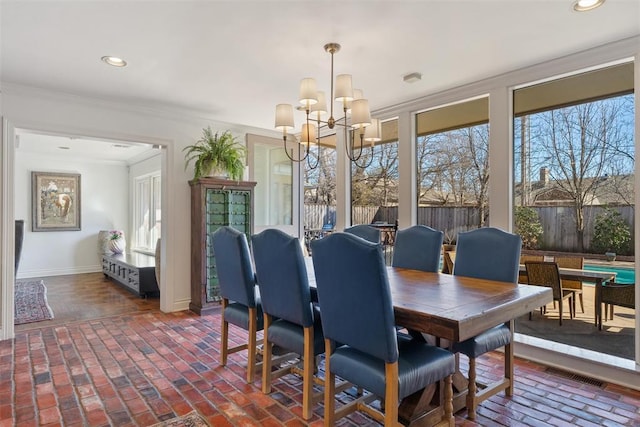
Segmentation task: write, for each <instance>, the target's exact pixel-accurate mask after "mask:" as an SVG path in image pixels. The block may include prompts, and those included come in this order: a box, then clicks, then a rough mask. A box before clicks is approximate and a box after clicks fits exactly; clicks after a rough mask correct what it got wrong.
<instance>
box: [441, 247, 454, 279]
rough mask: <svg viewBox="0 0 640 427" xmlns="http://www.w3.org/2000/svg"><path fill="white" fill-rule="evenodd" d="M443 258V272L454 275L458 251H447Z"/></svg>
mask: <svg viewBox="0 0 640 427" xmlns="http://www.w3.org/2000/svg"><path fill="white" fill-rule="evenodd" d="M442 257H443V265H442V272H443V273H445V274H453V266H454V265H455V263H456V251H445V253H444V254H443V256H442Z"/></svg>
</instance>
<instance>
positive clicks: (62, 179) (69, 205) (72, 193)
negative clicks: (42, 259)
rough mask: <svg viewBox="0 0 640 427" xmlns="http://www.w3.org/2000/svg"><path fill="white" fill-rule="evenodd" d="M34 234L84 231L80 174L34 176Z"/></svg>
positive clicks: (35, 174) (36, 173)
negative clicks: (81, 224) (82, 227)
mask: <svg viewBox="0 0 640 427" xmlns="http://www.w3.org/2000/svg"><path fill="white" fill-rule="evenodd" d="M31 183H32V190H31V212H32V216H33V217H32V221H31V229H32V231H77V230H80V174H77V173H56V172H31Z"/></svg>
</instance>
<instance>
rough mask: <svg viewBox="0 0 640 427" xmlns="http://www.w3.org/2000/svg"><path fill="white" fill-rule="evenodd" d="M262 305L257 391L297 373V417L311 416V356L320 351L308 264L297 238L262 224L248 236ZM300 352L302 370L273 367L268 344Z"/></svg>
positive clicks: (321, 338)
mask: <svg viewBox="0 0 640 427" xmlns="http://www.w3.org/2000/svg"><path fill="white" fill-rule="evenodd" d="M251 242H252V245H253V258H254V261H255V265H256V276H257V278H258V287H259V288H260V297H261V302H262V309H263V311H264V349H263V364H264V366H263V369H262V392H263V393H265V394H268V393H270V392H271V381H272V379H276V378H280V377H282V376H284V375H286V374H289V373H296V374H299V375H301V376H302V378H303V385H302V417H303V418H304V419H305V420H308V419H309V418H311V417H312V416H313V405H314V404H315V403H316V402H318V401H320V400H322V392H320V393H318V394H315V395H314V394H313V384H314V380H315V381H316V382H317V384H319V385H323V384H324V383H323V381H322V380H320V379H317V378H315V376H314V374H313V372H314V369H315V368H316V366H315V363H314V362H315V356H318V355H320V354H322V353H324V335H323V334H322V324H321V322H320V310H319V309H318V308H317V306H316V305H314V304H312V302H311V294H310V290H309V280H308V276H307V268H306V266H305V262H304V258H303V256H302V250H301V248H300V244H299V243H298V239H297V238H295V237H292V236H290V235H288V234H286V233H284V232H283V231H280V230H276V229H267V230H264V231H262V232H261V233H258V234H255V235H253V236H252V237H251ZM273 344H275V345H277V346H279V347H281V348H283V349H285V350H288V351H291V352H293V353H296V354H297V355H300V356H301V357H302V369H299V368H298V366H297V365H296V364H294V363H289V364H288V365H286V366H284V367H281V368H279V369H277V370H275V371H272V369H271V366H272V345H273Z"/></svg>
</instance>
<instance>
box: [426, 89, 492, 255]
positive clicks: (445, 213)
mask: <svg viewBox="0 0 640 427" xmlns="http://www.w3.org/2000/svg"><path fill="white" fill-rule="evenodd" d="M488 122H489V98H487V97H483V98H478V99H474V100H469V101H465V102H461V103H457V104H452V105H449V106H444V107H440V108H436V109H433V110H429V111H424V112H422V113H419V114H418V115H416V131H417V139H416V144H417V146H416V161H417V173H416V179H417V185H416V188H417V190H418V194H417V199H418V200H417V201H418V203H417V206H418V221H417V222H418V224H421V225H427V226H429V227H433V228H435V229H436V230H442V231H444V233H445V243H454V242H455V241H456V236H457V234H458V233H459V232H461V231H466V230H469V229H473V228H479V227H484V226H485V225H486V224H487V223H488V219H489V196H488V190H489V123H488Z"/></svg>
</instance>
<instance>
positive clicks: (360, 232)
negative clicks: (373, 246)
mask: <svg viewBox="0 0 640 427" xmlns="http://www.w3.org/2000/svg"><path fill="white" fill-rule="evenodd" d="M344 232H345V233H349V234H353V235H354V236H358V237H360V238H363V239H364V240H367V241H369V242H372V243H378V244H379V243H380V242H381V240H380V230H378V229H377V228H375V227H372V226H370V225H367V224H358V225H352V226H351V227H347V228H345V229H344Z"/></svg>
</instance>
